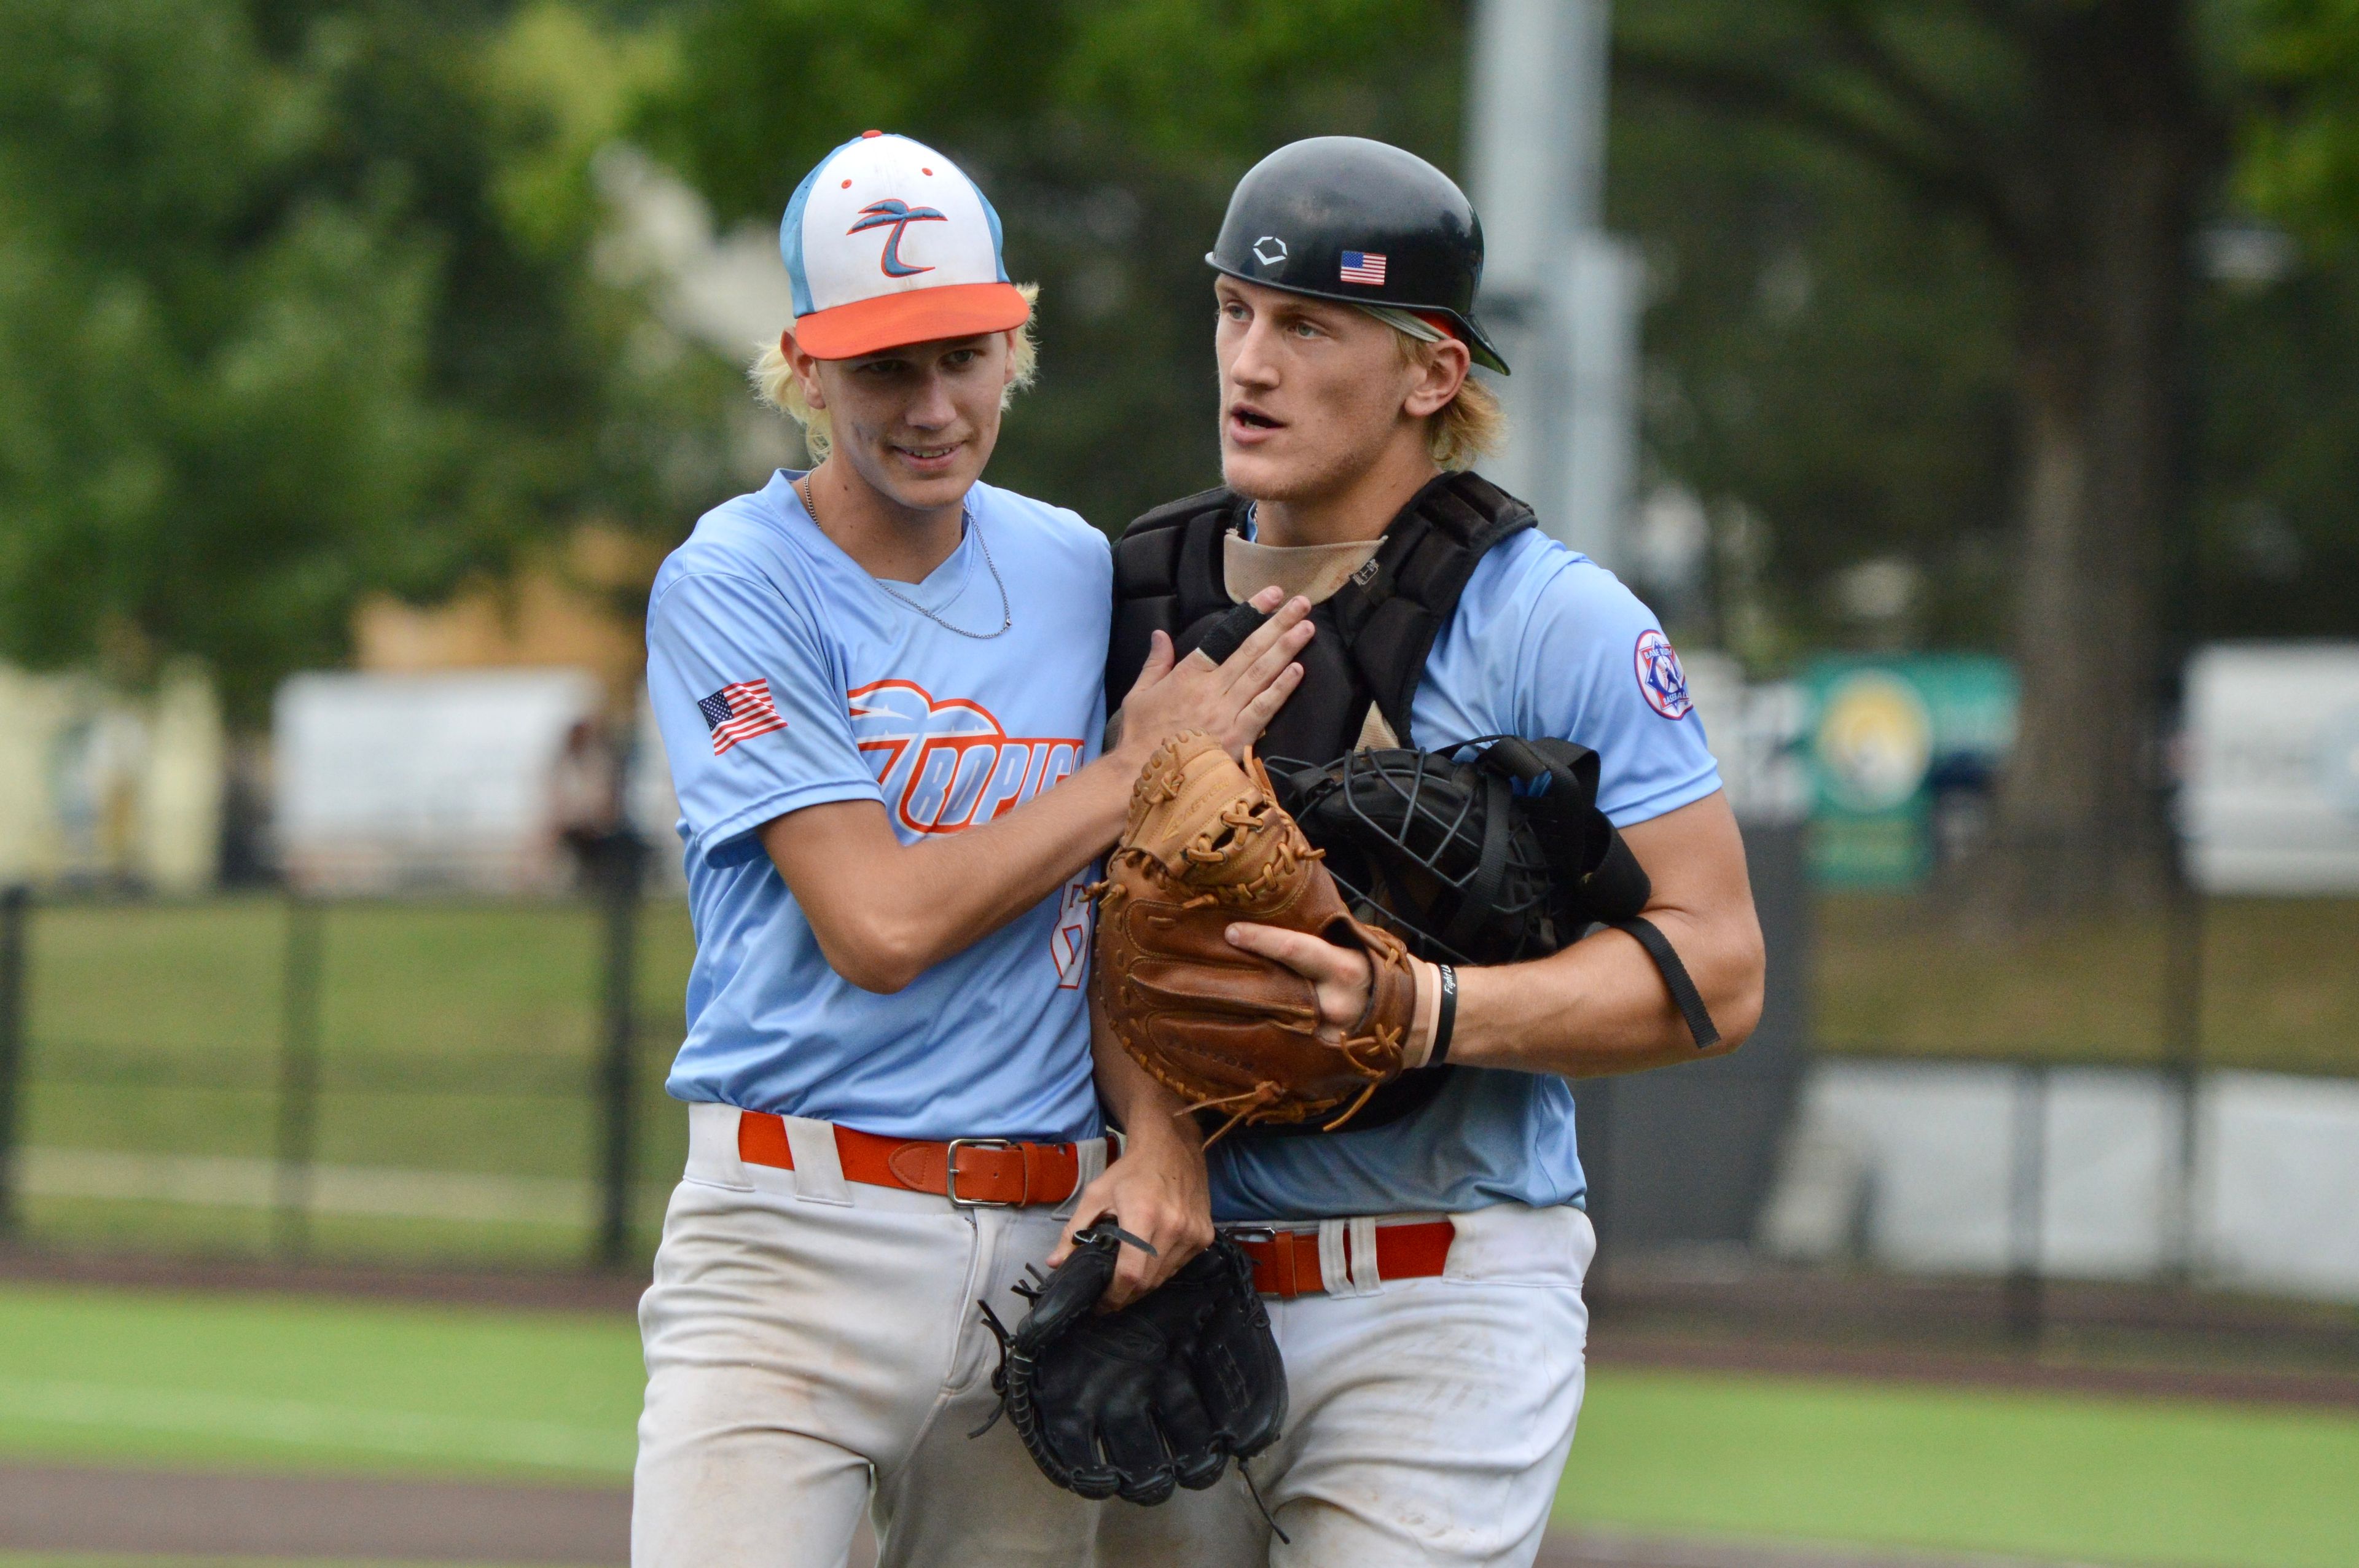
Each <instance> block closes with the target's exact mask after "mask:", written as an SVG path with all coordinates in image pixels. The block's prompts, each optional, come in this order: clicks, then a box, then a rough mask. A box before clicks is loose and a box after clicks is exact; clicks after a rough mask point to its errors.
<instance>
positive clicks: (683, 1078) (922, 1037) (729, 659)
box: [647, 473, 1113, 1141]
mask: <svg viewBox="0 0 2359 1568" xmlns="http://www.w3.org/2000/svg"><path fill="white" fill-rule="evenodd" d="M795 477H797V476H793V475H789V474H786V473H780V474H777V475H774V476H773V477H772V479H771V481H770V482H769V483H768V484H767V485H766V486H765V487H764V488H763V489H761V490H759V491H757V492H755V493H753V494H751V495H742V496H739V497H738V498H737V499H736V500H734V501H732V502H729V503H726V504H724V505H722V506H719V507H716V508H714V509H713V510H712V512H710V513H707V514H705V516H704V517H703V519H702V520H701V521H700V522H699V523H698V524H697V525H696V531H695V533H693V534H692V535H690V537H689V540H688V542H687V543H686V544H684V545H682V546H680V547H679V549H677V550H675V551H674V552H672V555H671V557H670V558H669V559H668V560H667V561H665V562H664V565H663V569H662V570H661V571H659V572H658V573H657V575H656V581H655V590H654V595H653V599H652V601H651V602H650V604H649V606H648V610H647V689H648V692H649V694H650V696H651V697H652V698H653V701H654V704H655V712H656V719H657V722H658V725H659V726H660V727H661V729H662V730H663V739H664V751H665V752H666V753H667V755H668V756H669V759H670V762H671V773H672V782H673V784H674V785H675V787H676V788H677V789H678V791H679V805H680V822H679V835H680V838H681V840H682V842H683V843H684V844H685V846H686V860H687V867H688V891H689V912H690V916H691V917H692V918H693V920H694V922H695V925H696V965H695V968H693V969H692V970H690V975H689V982H688V1038H687V1041H686V1043H685V1044H682V1045H681V1047H680V1051H679V1059H678V1060H677V1061H676V1062H675V1063H674V1064H673V1065H672V1071H671V1077H670V1079H669V1082H668V1083H667V1084H666V1085H665V1087H666V1088H667V1089H669V1091H670V1093H671V1094H672V1095H673V1096H674V1097H675V1098H679V1099H684V1100H691V1101H719V1102H722V1103H724V1104H728V1105H734V1106H739V1107H742V1108H745V1109H748V1110H766V1111H777V1112H780V1113H783V1114H790V1115H794V1116H807V1117H814V1118H817V1119H821V1120H826V1121H834V1122H840V1123H843V1125H845V1126H849V1127H854V1128H858V1129H860V1130H863V1131H866V1132H875V1133H881V1134H884V1135H886V1136H888V1137H898V1138H927V1139H947V1138H955V1137H968V1136H973V1137H986V1136H989V1137H1006V1138H1033V1139H1041V1140H1049V1141H1061V1140H1067V1139H1075V1138H1087V1137H1093V1136H1095V1135H1096V1134H1097V1132H1098V1130H1099V1121H1098V1109H1097V1097H1096V1094H1095V1092H1094V1090H1093V1087H1092V1082H1091V1076H1090V1053H1089V1016H1088V1010H1087V1007H1086V1005H1085V1001H1084V991H1083V989H1082V983H1083V980H1084V979H1085V978H1086V974H1087V968H1088V960H1089V947H1090V925H1089V901H1088V899H1087V898H1086V896H1085V895H1084V893H1083V892H1082V890H1083V889H1084V888H1085V887H1086V886H1087V880H1086V877H1082V878H1077V879H1076V880H1075V881H1072V882H1071V883H1070V884H1069V885H1068V886H1066V887H1065V888H1064V889H1063V890H1062V892H1060V894H1058V895H1056V896H1054V897H1050V898H1048V899H1044V900H1043V901H1041V903H1039V904H1038V906H1036V907H1035V908H1034V909H1032V910H1031V911H1030V912H1029V913H1027V914H1025V915H1023V916H1022V917H1021V918H1019V919H1017V920H1016V921H1013V922H1011V923H1010V924H1009V925H1006V926H1004V927H1002V928H1001V929H999V930H998V931H996V932H994V933H993V934H992V935H989V936H986V937H984V939H983V940H981V941H980V942H977V943H976V944H974V946H971V947H969V948H967V949H966V950H965V951H964V952H962V953H960V954H958V955H957V956H956V957H951V958H946V959H944V960H943V961H942V962H941V963H940V964H937V965H935V966H934V967H933V968H930V969H929V970H927V971H926V972H925V973H924V974H923V975H921V976H919V978H918V979H917V980H916V981H915V983H913V984H911V985H910V986H908V988H907V989H904V990H902V991H900V992H898V993H897V994H896V995H892V996H878V995H875V994H874V993H872V992H869V991H864V990H862V989H859V988H858V987H856V986H853V984H851V983H850V982H849V981H847V980H845V979H843V978H842V977H841V976H839V975H837V974H836V972H835V971H834V970H833V969H832V968H830V967H829V965H828V962H827V959H826V957H824V956H823V955H822V954H821V952H820V948H819V943H818V940H817V938H816V937H814V936H813V935H812V933H811V929H810V924H809V923H808V922H807V921H806V920H805V919H804V918H803V914H802V911H801V910H800V909H799V908H798V907H797V906H796V903H795V900H794V896H793V894H791V893H790V892H788V891H787V885H786V882H785V881H783V880H782V879H781V878H780V877H779V875H778V873H777V869H776V868H775V867H774V866H773V865H772V864H771V863H770V859H769V856H768V855H767V854H766V852H765V851H764V850H763V849H762V846H761V843H760V842H759V840H758V839H757V838H756V837H755V834H754V829H756V827H760V826H761V825H763V824H764V823H766V822H768V821H770V820H772V819H773V818H776V817H778V816H785V815H786V814H787V813H788V812H791V811H797V810H800V809H801V808H803V807H805V806H820V805H823V804H825V803H828V802H831V801H843V800H873V801H875V802H877V803H878V804H880V805H881V806H884V808H885V811H886V816H887V818H888V819H889V820H890V821H891V822H892V824H893V830H894V832H895V833H896V834H897V835H898V836H899V838H900V839H901V841H902V842H903V843H905V844H914V843H917V842H918V841H919V840H920V839H922V838H925V837H926V836H927V835H929V834H934V833H955V832H957V831H959V830H961V829H962V828H965V827H973V826H974V825H975V824H977V823H982V822H988V821H990V820H991V819H992V818H993V817H995V816H998V815H1000V814H1001V813H1003V812H1005V811H1007V810H1009V809H1010V808H1012V807H1014V806H1016V805H1017V804H1019V803H1020V802H1022V801H1026V800H1028V799H1030V798H1031V797H1032V796H1034V795H1038V794H1039V793H1040V791H1042V790H1044V789H1047V788H1049V787H1050V786H1051V785H1053V784H1056V783H1057V781H1058V780H1060V779H1061V778H1063V777H1064V776H1065V775H1067V774H1068V773H1071V772H1073V770H1074V769H1076V768H1078V767H1080V766H1081V765H1082V763H1084V762H1088V761H1089V760H1091V759H1092V758H1093V757H1094V756H1095V755H1096V754H1097V750H1098V742H1099V738H1100V736H1101V734H1102V732H1103V730H1104V727H1105V700H1104V692H1103V686H1104V668H1103V665H1104V659H1103V651H1104V648H1105V642H1106V629H1107V622H1108V618H1109V614H1110V610H1109V604H1110V594H1111V589H1112V582H1113V565H1112V560H1111V557H1110V555H1109V552H1108V550H1107V546H1106V541H1105V538H1104V536H1103V535H1101V534H1099V533H1098V532H1097V531H1096V530H1095V529H1093V528H1092V527H1091V526H1090V525H1089V524H1086V523H1084V522H1083V521H1082V519H1081V518H1079V517H1077V516H1075V515H1074V514H1072V513H1071V512H1066V511H1062V510H1060V509H1059V508H1056V507H1052V506H1048V505H1044V504H1042V503H1038V502H1035V501H1027V500H1026V499H1025V498H1024V497H1022V496H1019V495H1015V494H1012V493H1010V492H1006V491H1004V490H996V489H994V488H993V487H992V486H990V485H984V484H978V485H976V486H975V487H974V489H973V492H970V494H969V497H968V506H969V515H970V517H971V519H972V524H971V525H970V526H969V527H968V529H967V530H966V534H965V536H964V538H963V539H962V541H961V542H960V544H959V546H958V548H957V549H956V550H953V551H952V552H951V556H950V557H949V558H948V559H947V560H945V561H944V562H942V564H941V565H940V567H938V568H935V570H934V571H933V573H932V574H931V575H930V576H929V577H928V578H927V579H926V580H925V581H924V582H922V583H916V584H896V585H893V586H894V589H896V590H897V592H898V593H900V594H901V595H903V596H905V597H906V598H907V599H908V600H914V601H916V603H917V604H920V605H923V606H925V607H926V609H928V610H930V611H933V612H934V614H936V615H938V616H940V618H941V620H942V621H946V622H949V623H950V624H951V626H955V627H961V628H964V629H967V630H971V631H974V632H988V631H990V630H992V629H993V628H995V627H996V626H997V625H998V624H999V623H1000V619H1001V613H1000V590H999V589H998V587H996V586H995V584H994V582H993V574H992V570H991V567H992V566H993V565H995V566H996V568H997V575H998V579H999V580H1000V582H1002V583H1005V584H1006V593H1007V600H1008V614H1009V615H1010V616H1011V617H1012V618H1013V621H1014V624H1013V625H1012V626H1011V627H1010V628H1009V630H1008V631H1007V633H1006V634H1005V635H1003V636H999V637H995V638H991V639H989V640H978V639H975V638H972V637H964V636H961V635H959V634H958V633H955V632H952V631H950V630H947V629H945V628H944V627H943V626H942V625H940V624H939V623H937V622H935V621H933V620H931V619H929V618H928V617H927V616H926V615H924V614H922V613H920V612H919V611H918V610H917V609H914V608H912V607H911V605H910V604H908V603H904V602H902V601H901V600H899V599H897V598H895V597H894V593H893V592H888V591H887V590H886V587H884V586H883V585H880V584H879V583H878V582H877V581H876V580H875V579H873V578H871V577H870V576H869V575H868V574H867V573H866V572H865V571H864V570H862V569H861V568H860V567H859V565H858V564H857V563H856V562H854V561H853V559H852V558H851V557H849V556H847V555H845V554H844V553H843V551H842V550H841V549H839V548H837V547H836V546H835V545H834V544H833V543H832V541H831V540H830V539H829V538H828V537H827V535H824V534H822V533H821V532H820V530H819V528H818V526H817V524H814V523H812V521H811V519H810V514H809V513H807V512H805V511H804V510H803V506H802V503H801V500H800V498H799V495H798V494H797V492H795V490H794V488H793V484H792V482H791V481H792V480H793V479H794V478H795ZM986 548H987V549H988V552H989V557H990V559H989V563H986V560H985V557H984V550H985V549H986Z"/></svg>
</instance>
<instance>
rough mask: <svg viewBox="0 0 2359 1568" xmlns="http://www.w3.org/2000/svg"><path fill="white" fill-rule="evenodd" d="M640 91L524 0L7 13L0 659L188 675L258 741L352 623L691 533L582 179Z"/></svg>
mask: <svg viewBox="0 0 2359 1568" xmlns="http://www.w3.org/2000/svg"><path fill="white" fill-rule="evenodd" d="M569 48H570V54H568V53H567V51H568V49H569ZM553 51H554V52H555V53H557V54H559V55H561V56H564V57H565V58H564V59H563V64H564V65H565V67H566V68H567V69H564V70H548V69H545V65H546V62H547V61H548V60H549V58H550V56H551V54H552V52H553ZM646 64H647V61H646V60H645V59H643V58H640V57H635V56H633V55H632V53H631V51H630V49H628V47H627V46H626V45H625V43H623V42H618V41H615V40H614V39H611V38H602V36H601V35H599V34H598V33H597V32H596V30H595V29H594V28H593V27H591V26H590V25H589V23H588V22H587V21H586V20H584V19H583V17H582V16H581V15H580V14H578V13H575V12H571V11H568V10H566V9H564V8H561V7H553V6H549V5H543V6H540V7H537V8H531V9H527V10H524V11H519V10H518V9H517V8H516V7H515V6H513V5H497V4H490V3H466V0H432V3H429V4H419V3H416V0H408V3H397V0H357V3H344V4H338V3H332V0H255V3H253V4H251V5H243V4H233V3H224V0H5V3H0V233H5V236H6V243H5V246H0V654H4V655H5V656H7V657H9V658H12V659H15V660H17V661H20V662H23V663H25V664H27V665H37V666H55V665H64V664H70V663H78V662H83V661H88V660H92V659H96V660H98V661H99V662H101V663H102V664H103V665H104V666H105V667H107V668H108V670H109V671H110V672H111V673H112V674H113V675H114V676H117V677H118V678H125V679H133V680H136V679H138V678H141V677H143V676H145V675H146V674H147V672H148V671H149V670H150V669H151V668H152V667H153V666H154V665H155V663H156V662H157V660H158V658H159V657H161V656H164V655H168V654H194V655H196V656H199V657H201V658H202V659H203V660H205V661H206V662H207V664H208V665H210V666H211V667H212V670H213V671H214V673H215V675H216V676H217V678H218V679H219V681H220V683H221V685H222V687H223V694H224V697H226V699H227V701H228V703H229V706H230V710H231V712H232V714H233V716H234V719H236V720H237V721H239V722H242V723H252V722H254V721H255V720H257V719H259V718H260V717H261V716H262V714H263V713H264V712H265V710H266V705H267V703H268V699H269V694H270V692H271V691H272V689H273V688H274V687H275V686H276V684H277V680H278V678H279V677H280V676H282V675H284V674H285V673H286V672H287V671H288V670H290V669H294V668H297V667H300V666H303V665H316V664H324V663H332V662H334V661H335V660H337V659H338V658H339V657H341V656H342V654H343V652H344V650H345V647H346V643H347V638H348V633H349V628H350V625H351V620H352V611H353V606H354V604H355V603H356V602H357V600H359V598H360V597H361V596H362V595H364V594H365V593H367V592H369V591H372V590H375V589H393V590H396V591H399V592H403V593H407V594H410V595H414V596H430V595H433V594H436V593H439V592H442V591H445V590H447V589H449V588H451V586H452V585H453V584H455V583H456V582H458V581H459V580H461V579H462V578H463V577H465V576H466V575H467V574H469V573H471V572H475V571H482V570H496V569H498V568H503V567H505V566H506V564H507V563H509V562H510V561H511V560H513V558H514V557H515V554H516V550H517V549H518V548H519V547H521V546H523V545H524V544H525V543H526V542H527V541H529V540H530V539H532V538H535V537H537V536H539V535H545V534H548V533H550V532H553V531H556V530H559V529H561V528H565V527H570V526H571V525H572V524H575V523H577V522H578V521H580V520H581V519H582V517H583V516H584V515H585V514H597V513H600V512H602V511H603V512H612V513H617V514H626V515H627V514H633V513H635V512H653V511H658V510H668V509H669V505H671V504H676V503H678V502H679V496H678V495H676V494H672V493H670V492H672V491H676V490H679V489H680V488H681V485H680V484H679V482H678V481H679V473H678V471H677V470H679V468H680V466H681V465H680V464H679V460H678V453H677V450H676V443H672V442H668V441H667V440H666V439H665V437H666V435H667V433H668V428H669V427H668V425H667V421H666V419H665V418H664V413H665V410H666V409H668V408H669V407H670V406H674V405H675V404H676V403H677V402H678V401H679V400H678V398H677V397H676V396H674V395H672V394H674V393H676V392H677V391H678V388H676V387H671V386H669V385H667V384H666V383H667V382H668V381H669V380H670V379H676V377H675V375H674V373H672V372H670V371H669V370H667V369H666V368H665V367H662V366H657V367H654V368H653V369H649V368H647V367H646V366H644V365H642V366H639V367H637V368H636V370H635V369H633V368H632V366H631V365H630V363H628V362H626V357H625V356H623V355H620V354H618V352H617V345H618V344H619V343H620V342H621V341H623V340H624V338H625V334H627V333H628V332H630V331H631V330H633V329H634V326H635V323H636V322H637V321H638V320H639V319H641V316H642V313H641V312H640V311H639V310H637V309H636V307H635V306H634V304H633V303H632V302H631V301H629V300H627V299H625V298H623V297H619V296H618V295H617V294H616V292H615V291H614V290H611V289H605V288H603V287H599V286H598V285H597V284H596V283H595V281H594V279H592V276H590V273H589V269H588V265H587V257H588V253H589V249H590V243H591V241H592V238H593V236H594V233H595V232H596V228H597V223H598V214H597V212H596V211H594V202H593V201H592V200H591V198H590V197H589V196H588V194H587V191H588V186H587V182H586V180H584V179H582V178H579V176H580V172H581V166H582V165H583V164H584V163H586V159H587V157H588V153H589V150H590V149H591V148H592V147H594V146H597V145H598V144H600V143H602V142H603V141H604V140H605V139H606V137H607V136H608V135H611V133H612V130H613V128H614V123H615V119H616V116H617V114H619V112H620V109H621V106H622V105H624V104H625V103H626V102H627V96H628V93H629V92H630V91H631V90H632V88H633V86H634V85H635V81H634V77H633V71H634V70H635V69H638V68H641V67H644V66H645V65H646ZM723 379H725V378H723ZM684 423H685V422H682V421H671V422H670V426H671V427H678V426H681V425H683V424H684ZM696 423H699V424H702V425H704V426H705V427H707V428H710V427H712V421H711V420H710V419H709V418H707V419H702V420H700V421H697V422H696ZM665 463H669V464H670V465H671V469H672V470H673V472H672V481H673V482H670V483H669V484H667V483H666V482H665V481H664V478H663V471H662V470H663V465H664V464H665ZM688 466H689V467H690V468H691V469H695V468H697V467H698V466H699V465H697V464H690V465H688ZM701 466H702V467H704V468H710V467H711V466H712V463H711V462H710V461H706V462H704V463H703V464H702V465H701ZM701 479H702V476H701V474H691V475H690V476H689V482H688V486H687V487H688V488H690V489H696V488H701V489H704V490H710V489H712V484H711V483H710V482H703V483H701V484H700V483H699V482H698V481H700V480H701ZM651 489H656V490H663V491H665V492H666V493H665V495H664V496H663V498H662V499H663V504H662V505H660V506H658V505H657V504H652V503H651V502H650V496H649V493H648V492H649V491H650V490H651Z"/></svg>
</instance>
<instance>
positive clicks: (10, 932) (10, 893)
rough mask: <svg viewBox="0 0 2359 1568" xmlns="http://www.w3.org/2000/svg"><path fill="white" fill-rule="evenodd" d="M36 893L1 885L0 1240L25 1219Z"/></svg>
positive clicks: (15, 1230)
mask: <svg viewBox="0 0 2359 1568" xmlns="http://www.w3.org/2000/svg"><path fill="white" fill-rule="evenodd" d="M31 906H32V898H31V895H30V894H28V893H27V892H26V890H25V889H24V887H23V886H22V885H18V886H15V887H9V888H5V889H0V1240H10V1239H13V1238H15V1237H16V1234H17V1231H18V1229H19V1227H20V1226H21V1225H22V1223H23V1218H24V1217H23V1214H22V1212H21V1211H20V1209H19V1208H18V1206H17V1200H18V1194H17V1182H18V1176H19V1171H18V1156H17V1148H18V1139H19V1136H20V1134H21V1131H22V1125H23V1120H24V1106H25V1093H24V1085H25V926H26V924H27V916H28V912H29V910H30V909H31Z"/></svg>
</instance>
